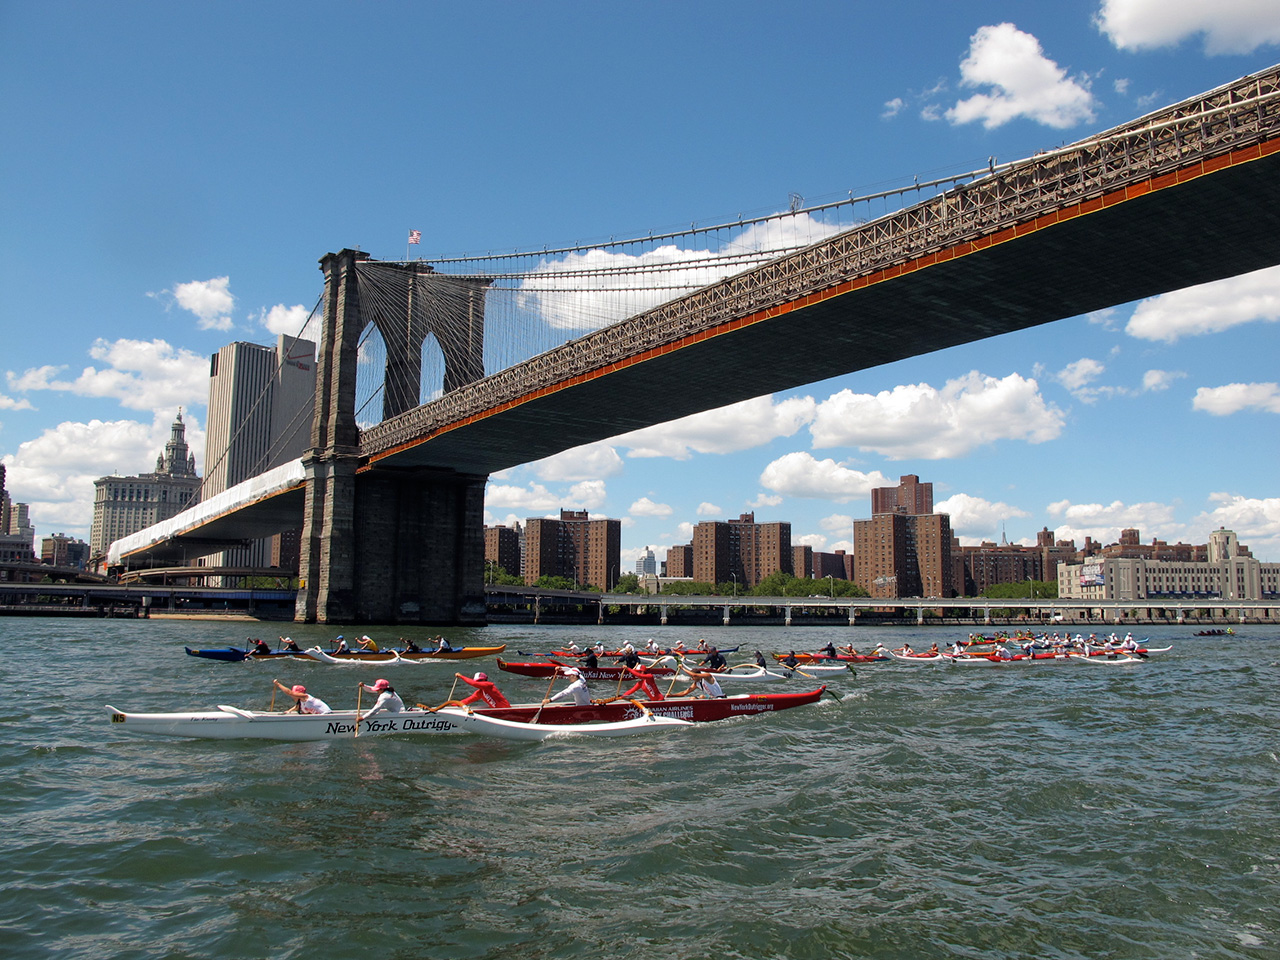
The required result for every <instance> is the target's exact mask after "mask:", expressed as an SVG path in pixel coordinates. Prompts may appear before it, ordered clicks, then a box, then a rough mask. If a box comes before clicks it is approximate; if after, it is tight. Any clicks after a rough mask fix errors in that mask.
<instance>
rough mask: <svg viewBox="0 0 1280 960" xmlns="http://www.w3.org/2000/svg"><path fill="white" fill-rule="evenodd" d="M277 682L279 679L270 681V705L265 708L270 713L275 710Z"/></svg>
mask: <svg viewBox="0 0 1280 960" xmlns="http://www.w3.org/2000/svg"><path fill="white" fill-rule="evenodd" d="M279 682H280V681H279V680H272V681H271V706H269V707H267V710H269V711H270V712H271V713H275V712H276V684H277V683H279Z"/></svg>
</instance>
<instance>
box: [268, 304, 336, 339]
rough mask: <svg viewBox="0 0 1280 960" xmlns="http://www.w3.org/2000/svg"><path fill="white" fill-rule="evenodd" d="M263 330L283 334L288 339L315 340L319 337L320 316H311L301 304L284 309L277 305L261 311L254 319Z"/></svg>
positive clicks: (284, 307) (281, 305)
mask: <svg viewBox="0 0 1280 960" xmlns="http://www.w3.org/2000/svg"><path fill="white" fill-rule="evenodd" d="M255 319H256V320H257V321H258V323H260V324H261V325H262V326H263V327H264V328H265V329H267V330H269V331H271V332H272V333H277V334H279V333H283V334H284V335H285V336H288V337H301V338H302V339H304V340H317V339H319V336H320V316H319V314H318V313H317V314H316V315H315V316H312V314H311V311H310V310H308V309H307V308H306V307H304V306H303V305H302V304H300V303H299V304H295V305H294V306H292V307H286V306H285V305H284V304H283V303H277V304H276V305H275V306H274V307H271V308H269V309H265V310H263V311H261V312H260V313H259V314H258V315H257V317H256V318H255Z"/></svg>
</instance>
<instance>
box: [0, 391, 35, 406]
mask: <svg viewBox="0 0 1280 960" xmlns="http://www.w3.org/2000/svg"><path fill="white" fill-rule="evenodd" d="M34 409H35V407H33V406H32V405H31V401H30V400H28V399H27V398H26V397H23V398H21V399H18V400H15V399H14V398H13V397H6V396H5V395H4V394H3V393H0V410H34Z"/></svg>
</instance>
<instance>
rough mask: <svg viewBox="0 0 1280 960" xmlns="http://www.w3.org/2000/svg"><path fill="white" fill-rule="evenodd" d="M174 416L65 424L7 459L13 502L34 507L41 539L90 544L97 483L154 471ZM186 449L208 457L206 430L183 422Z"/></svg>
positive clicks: (190, 421)
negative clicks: (68, 538)
mask: <svg viewBox="0 0 1280 960" xmlns="http://www.w3.org/2000/svg"><path fill="white" fill-rule="evenodd" d="M173 416H174V412H173V411H169V412H168V413H167V415H158V416H157V417H156V418H155V419H154V420H153V421H152V422H151V423H143V422H140V421H137V420H107V421H104V420H90V421H88V422H87V423H82V422H76V421H66V422H63V423H60V424H58V425H57V426H56V427H50V428H49V429H47V430H45V431H44V432H43V433H42V434H41V435H40V436H38V437H36V438H35V439H33V440H27V441H25V442H24V443H21V444H19V446H18V449H17V452H16V453H13V454H10V455H8V456H5V457H4V458H3V463H4V465H5V468H6V473H7V475H6V478H5V486H6V488H7V489H8V491H9V494H10V496H11V497H13V499H14V500H17V501H20V502H22V503H28V504H30V505H31V516H32V522H33V523H35V524H36V526H37V529H38V530H39V531H40V532H42V533H54V532H58V533H68V534H70V535H72V536H78V537H80V538H81V539H85V540H87V539H88V537H89V527H90V525H91V524H92V522H93V498H94V490H93V482H94V481H95V480H97V479H98V478H99V477H106V476H136V475H137V474H140V473H149V472H151V471H152V470H154V469H155V465H156V457H157V456H158V455H159V454H162V453H163V452H164V445H165V443H166V442H167V441H168V440H169V430H170V426H171V424H172V423H173ZM183 420H184V421H185V423H186V426H187V443H188V444H189V445H190V447H191V451H192V452H193V453H194V454H195V455H196V458H197V469H198V470H200V471H201V472H203V466H202V465H201V464H200V463H199V461H200V460H202V459H203V456H204V430H203V429H202V428H201V427H200V424H199V422H198V421H197V420H195V419H194V418H192V417H190V416H184V417H183Z"/></svg>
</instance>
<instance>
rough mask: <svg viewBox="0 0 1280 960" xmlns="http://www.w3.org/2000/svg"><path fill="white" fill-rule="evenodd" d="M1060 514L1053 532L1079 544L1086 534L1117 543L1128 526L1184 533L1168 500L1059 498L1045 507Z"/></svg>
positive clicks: (1166, 532) (1056, 535)
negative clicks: (1077, 501)
mask: <svg viewBox="0 0 1280 960" xmlns="http://www.w3.org/2000/svg"><path fill="white" fill-rule="evenodd" d="M1046 509H1047V510H1048V512H1049V515H1050V516H1052V517H1055V518H1057V520H1056V523H1055V527H1054V536H1055V537H1056V538H1057V539H1059V540H1075V541H1076V545H1077V546H1079V545H1080V544H1082V543H1083V542H1084V538H1085V537H1092V538H1093V539H1094V540H1097V541H1098V542H1100V543H1115V542H1116V541H1117V540H1119V539H1120V531H1121V530H1123V529H1126V528H1133V529H1136V530H1140V531H1142V530H1147V531H1156V530H1160V531H1164V532H1165V533H1164V536H1165V537H1171V536H1174V534H1171V533H1169V532H1168V531H1170V530H1177V531H1179V534H1178V535H1180V534H1181V531H1182V527H1181V525H1179V524H1176V523H1175V521H1174V511H1173V507H1171V506H1169V505H1168V504H1165V503H1154V502H1150V503H1124V502H1123V501H1120V500H1113V501H1112V502H1111V503H1108V504H1102V503H1072V502H1071V501H1070V500H1059V501H1057V502H1056V503H1051V504H1049V506H1048V507H1047V508H1046Z"/></svg>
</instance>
